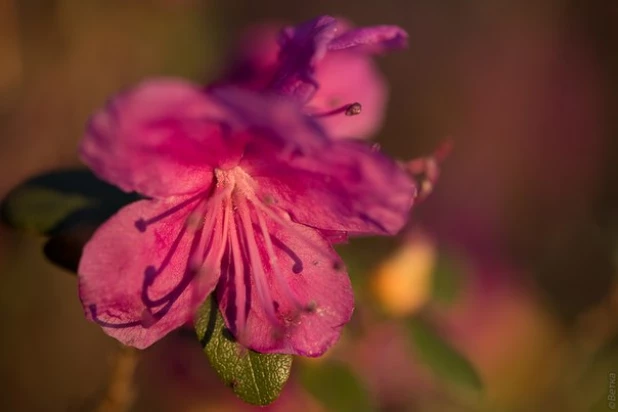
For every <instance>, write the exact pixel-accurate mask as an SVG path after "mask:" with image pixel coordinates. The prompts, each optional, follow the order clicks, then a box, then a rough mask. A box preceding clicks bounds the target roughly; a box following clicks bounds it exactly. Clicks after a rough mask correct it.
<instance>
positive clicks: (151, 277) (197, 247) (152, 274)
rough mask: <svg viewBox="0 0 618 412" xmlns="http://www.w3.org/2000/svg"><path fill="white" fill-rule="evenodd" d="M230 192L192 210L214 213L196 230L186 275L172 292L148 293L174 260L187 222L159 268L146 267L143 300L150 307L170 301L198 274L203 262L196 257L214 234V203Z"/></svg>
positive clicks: (220, 194)
mask: <svg viewBox="0 0 618 412" xmlns="http://www.w3.org/2000/svg"><path fill="white" fill-rule="evenodd" d="M229 192H230V190H224V191H222V192H221V193H218V194H217V195H215V196H212V197H210V198H209V199H208V200H207V201H206V202H202V203H199V204H198V205H196V206H195V208H194V209H193V210H192V211H191V213H190V214H191V215H194V216H195V215H198V214H203V213H204V212H205V211H206V210H209V209H211V210H213V213H209V214H208V221H207V222H205V223H204V226H202V230H201V231H197V232H195V236H194V237H193V241H192V245H191V251H190V253H189V260H188V261H187V268H186V270H185V275H184V276H183V278H182V279H181V280H180V282H179V283H178V285H176V286H175V287H174V288H173V289H172V290H171V291H170V292H168V293H166V294H165V295H164V296H163V297H161V298H159V299H152V298H151V297H150V296H149V294H148V290H149V289H150V287H152V285H153V284H154V281H155V279H156V278H157V277H158V276H159V275H160V274H161V273H162V272H163V271H164V270H165V268H166V267H167V266H168V265H169V263H170V261H171V260H172V257H173V256H174V253H175V252H176V249H178V245H179V244H180V241H181V239H182V238H183V236H184V235H185V233H186V232H187V229H188V225H186V224H185V225H183V226H182V228H181V230H180V233H179V235H178V237H177V238H176V239H175V240H174V243H173V244H172V246H171V247H170V250H169V251H168V252H167V254H166V255H165V258H164V259H163V261H162V262H161V265H160V266H159V268H158V269H156V268H155V267H154V266H148V267H147V268H146V270H145V273H144V282H143V286H142V301H143V302H144V304H145V305H146V306H147V307H148V308H153V307H156V306H159V305H162V304H164V303H166V302H168V301H169V300H170V297H171V296H175V295H176V294H178V293H179V292H181V290H184V288H186V287H187V285H188V284H189V283H191V281H192V280H193V278H194V277H195V275H196V274H197V270H196V269H197V268H199V266H200V265H201V264H202V262H200V261H196V260H195V257H196V256H199V255H202V256H203V255H204V254H203V252H202V250H203V248H204V246H205V245H206V244H207V243H205V242H206V241H207V239H209V237H208V235H211V234H212V229H213V228H214V223H215V217H216V215H217V213H215V212H214V211H215V210H216V209H215V208H214V207H213V203H214V202H218V201H219V200H220V199H221V198H222V197H223V196H224V195H226V194H229ZM198 209H199V211H198ZM207 224H208V225H207ZM204 229H207V230H208V231H210V232H211V233H207V234H205V233H204V232H205V230H204Z"/></svg>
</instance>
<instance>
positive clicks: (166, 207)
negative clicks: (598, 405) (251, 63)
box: [78, 79, 415, 356]
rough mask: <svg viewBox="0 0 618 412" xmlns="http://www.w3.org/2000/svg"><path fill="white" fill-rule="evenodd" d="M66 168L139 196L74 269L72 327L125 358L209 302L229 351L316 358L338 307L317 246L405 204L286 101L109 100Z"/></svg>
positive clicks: (131, 94) (224, 95)
mask: <svg viewBox="0 0 618 412" xmlns="http://www.w3.org/2000/svg"><path fill="white" fill-rule="evenodd" d="M81 155H82V159H83V160H84V161H85V162H86V163H87V164H88V165H89V166H90V167H91V168H92V169H93V171H94V172H95V173H96V174H97V175H98V176H99V177H101V178H102V179H104V180H106V181H108V182H111V183H113V184H116V185H117V186H119V187H120V188H122V189H123V190H125V191H136V192H139V193H141V194H143V195H144V196H147V197H148V199H144V200H140V201H138V202H135V203H132V204H130V205H128V206H126V207H124V208H123V209H121V210H120V211H119V212H118V213H117V214H116V215H115V216H113V217H112V218H111V219H110V220H108V221H107V222H106V223H104V224H103V225H102V226H101V227H100V228H99V229H98V230H97V232H96V233H95V234H94V236H93V237H92V239H91V240H90V241H89V242H88V243H87V244H86V246H85V248H84V252H83V256H82V259H81V262H80V265H79V269H78V272H79V286H80V297H81V300H82V303H83V305H84V307H85V310H86V316H87V317H88V318H89V319H91V320H93V321H95V322H96V323H98V324H99V325H101V326H102V327H103V329H104V330H105V332H107V333H108V334H109V335H111V336H114V337H115V338H117V339H118V340H120V341H121V342H123V343H125V344H128V345H132V346H136V347H138V348H144V347H147V346H149V345H151V344H152V343H153V342H155V341H157V340H158V339H160V338H161V337H163V336H164V335H166V334H167V333H169V332H170V331H172V330H173V329H176V328H178V327H180V326H181V325H183V324H185V323H187V322H189V321H191V320H192V317H193V315H194V312H195V309H196V308H197V306H198V305H200V304H201V303H202V302H203V301H204V299H205V298H206V297H207V295H209V294H210V293H211V292H213V291H215V294H216V299H217V302H218V303H219V306H220V309H221V311H222V313H223V315H224V317H225V320H226V324H227V327H228V328H229V329H230V330H231V332H232V333H233V334H234V336H235V337H236V338H237V339H238V340H239V341H240V342H241V343H242V344H243V345H245V346H247V347H249V348H251V349H253V350H256V351H260V352H266V353H269V352H277V353H293V354H301V355H306V356H318V355H320V354H322V353H323V352H324V351H325V350H326V349H327V348H328V347H329V346H331V345H332V344H333V343H334V342H335V341H336V340H337V339H338V337H339V334H340V329H341V328H342V326H343V325H344V324H345V323H346V322H347V321H348V320H349V319H350V316H351V314H352V310H353V296H352V290H351V287H350V282H349V279H348V277H347V274H346V271H345V269H344V267H343V265H342V264H341V262H340V260H339V258H338V256H337V254H336V253H335V251H334V250H333V248H332V246H331V243H332V242H334V241H338V240H341V239H345V238H346V236H347V235H348V234H353V235H356V234H393V233H396V232H397V231H399V230H400V229H401V227H402V226H403V225H404V224H405V222H406V219H407V215H408V212H409V210H410V207H411V205H412V199H413V197H414V195H415V187H414V185H413V183H412V182H411V180H410V178H409V177H408V175H407V173H406V171H404V170H403V168H402V167H400V166H399V165H398V164H397V163H395V162H394V161H393V160H391V159H389V158H388V157H386V156H384V155H383V154H381V153H379V152H378V151H375V150H373V149H371V148H370V147H369V146H367V145H365V144H363V143H361V142H357V141H351V140H338V141H333V140H331V139H329V138H328V137H327V136H326V135H325V134H324V133H323V132H322V129H321V128H320V127H318V126H317V125H316V124H315V122H314V120H313V119H312V118H310V117H308V116H306V115H304V114H303V113H302V112H301V111H300V109H299V107H298V105H297V103H295V102H294V101H289V100H288V99H285V98H283V99H282V98H280V97H270V98H268V97H266V96H263V95H257V94H252V93H251V92H247V91H241V90H240V89H226V88H219V89H216V90H214V91H212V92H211V93H206V92H204V91H203V90H202V89H200V88H199V87H197V86H193V85H191V84H189V83H185V82H183V81H180V80H172V79H159V80H152V81H149V82H145V83H142V84H140V85H138V86H137V87H136V88H134V89H132V90H128V91H126V92H124V93H122V94H120V95H118V96H116V97H114V98H113V99H112V100H111V101H110V102H109V103H108V104H107V106H106V107H105V108H103V109H101V110H100V111H98V112H97V113H95V114H94V116H93V117H92V119H91V121H90V124H89V128H88V131H87V133H86V136H85V137H84V139H83V141H82V144H81Z"/></svg>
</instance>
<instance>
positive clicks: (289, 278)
mask: <svg viewBox="0 0 618 412" xmlns="http://www.w3.org/2000/svg"><path fill="white" fill-rule="evenodd" d="M265 221H266V225H267V227H268V232H269V233H270V235H269V236H270V238H271V240H272V244H273V246H274V254H275V259H272V256H268V249H267V246H266V245H265V243H264V242H265V241H264V239H265V238H264V236H263V235H262V233H261V232H259V231H258V233H256V238H255V239H254V241H255V242H256V243H257V246H258V248H259V250H260V252H261V254H262V261H263V262H264V272H265V273H266V275H265V276H266V282H267V284H268V285H269V292H270V296H271V297H272V299H273V304H274V306H275V309H276V314H277V318H278V320H279V321H280V324H279V325H275V324H273V322H271V321H270V318H269V316H268V314H267V313H266V311H265V310H264V308H263V307H262V305H261V304H260V299H259V297H258V291H257V287H256V279H255V278H254V277H255V276H256V273H257V272H261V270H257V271H256V270H251V271H248V270H245V271H244V273H243V274H242V275H243V276H244V278H245V280H246V282H245V284H246V287H247V288H248V291H247V292H248V293H247V295H248V296H249V298H248V301H247V302H248V303H247V307H246V308H245V309H246V313H247V316H246V329H245V330H244V331H240V330H238V328H237V325H236V313H237V310H238V308H236V304H235V302H236V299H235V295H236V291H235V290H234V279H233V278H234V276H237V275H238V274H236V273H235V270H234V265H233V262H231V261H230V260H231V259H229V260H228V261H227V262H226V263H225V265H226V266H227V267H228V270H227V271H226V272H224V274H223V275H222V278H221V282H220V283H219V286H218V287H217V297H218V302H219V306H220V308H221V311H222V313H223V316H224V318H225V321H226V325H227V327H228V328H229V329H230V330H231V331H232V333H233V334H234V335H235V336H237V337H238V336H243V344H244V345H245V346H247V347H249V348H250V349H252V350H255V351H258V352H262V353H289V354H298V355H303V356H320V355H321V354H323V353H324V352H325V351H326V350H327V349H328V348H329V347H331V346H332V345H333V344H334V343H335V342H336V341H337V340H338V339H339V335H340V334H341V328H342V327H343V325H344V324H346V323H347V322H348V321H349V320H350V317H351V316H352V311H353V309H354V297H353V292H352V286H351V284H350V280H349V277H348V275H347V273H346V271H345V270H344V269H343V268H342V266H341V265H338V264H337V265H334V264H333V262H339V258H338V256H337V254H336V253H335V251H334V250H333V249H332V247H331V246H330V244H329V242H328V241H327V240H326V239H325V238H324V237H323V236H322V235H320V233H319V232H318V231H316V230H315V229H311V228H308V227H306V226H303V225H299V224H297V223H294V222H289V224H286V225H285V226H282V225H280V224H279V223H275V221H273V220H272V219H269V218H266V219H265ZM249 241H251V240H249ZM271 262H276V264H277V267H278V269H277V270H275V269H274V268H273V267H272V266H271ZM245 266H246V267H247V265H245ZM278 276H279V277H280V278H277V277H278ZM282 282H285V284H287V288H289V289H288V290H285V288H284V287H283V285H282ZM289 292H291V293H292V294H293V295H294V297H295V298H296V300H297V301H298V302H301V303H302V304H303V305H304V307H303V308H301V309H299V308H298V307H297V306H295V304H294V302H293V301H292V300H291V299H290V298H289V294H288V293H289Z"/></svg>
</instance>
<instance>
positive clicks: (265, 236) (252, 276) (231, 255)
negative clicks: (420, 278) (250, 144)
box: [91, 166, 342, 343]
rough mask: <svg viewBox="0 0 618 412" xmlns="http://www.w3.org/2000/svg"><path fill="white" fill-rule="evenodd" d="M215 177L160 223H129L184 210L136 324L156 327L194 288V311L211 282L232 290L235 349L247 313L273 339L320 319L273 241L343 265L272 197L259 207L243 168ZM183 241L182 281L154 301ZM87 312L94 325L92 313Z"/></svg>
mask: <svg viewBox="0 0 618 412" xmlns="http://www.w3.org/2000/svg"><path fill="white" fill-rule="evenodd" d="M214 175H215V176H214V177H215V185H214V187H211V188H210V189H208V190H207V191H204V192H201V193H199V194H197V195H195V196H192V197H190V198H188V199H186V200H184V201H182V202H181V203H178V204H177V205H175V206H174V207H172V208H170V209H169V210H167V211H166V212H164V213H162V214H160V215H159V216H155V217H151V218H149V219H139V220H138V221H136V222H135V227H136V229H137V230H139V231H140V232H143V233H144V232H147V230H148V227H149V226H150V225H153V224H157V223H158V222H160V221H161V220H163V219H166V218H168V217H169V216H171V215H173V214H175V213H178V212H180V211H181V210H183V209H186V208H190V212H188V214H187V218H186V220H185V224H184V225H183V226H182V227H181V228H180V229H179V232H178V235H177V238H176V240H175V241H174V242H173V244H172V246H171V247H170V250H169V251H168V253H167V256H166V257H165V258H164V259H163V260H162V261H161V262H159V264H158V265H156V266H155V265H153V266H148V267H147V268H145V273H144V283H143V290H142V302H143V303H144V305H145V310H144V316H143V319H141V321H136V322H137V323H138V324H139V323H140V322H141V324H142V326H144V327H148V326H150V325H152V324H153V323H155V322H157V321H158V320H160V319H161V318H162V317H163V316H165V314H166V313H167V311H168V310H169V309H170V307H171V306H172V305H173V303H174V302H175V301H176V300H177V299H178V297H179V296H180V295H181V294H182V293H183V291H184V290H185V289H186V288H187V287H188V286H189V284H191V283H192V282H195V283H194V287H193V290H194V293H195V299H196V302H194V304H196V305H199V304H200V303H201V301H198V299H199V300H201V299H203V296H204V295H205V293H207V292H209V291H206V292H205V293H202V292H201V290H202V289H204V288H206V287H207V285H212V280H213V276H216V278H218V279H219V281H218V284H219V285H225V287H227V288H233V291H234V293H233V294H232V295H233V296H234V298H233V301H228V302H227V306H233V307H234V308H235V310H234V312H235V315H234V318H233V319H230V317H229V316H228V321H229V322H230V323H231V325H230V326H232V327H233V329H235V335H236V338H237V340H238V341H239V342H241V343H242V342H243V341H246V339H245V336H246V335H245V333H246V330H247V318H248V316H249V311H250V309H251V307H252V308H253V309H254V310H256V308H259V309H261V310H259V311H258V312H262V313H263V314H264V316H265V318H266V319H267V320H268V321H269V323H271V325H272V330H273V331H274V332H273V333H274V334H275V335H277V336H281V337H283V335H284V333H285V329H286V328H287V327H289V326H291V325H294V324H297V323H298V322H300V321H301V315H302V314H303V313H305V314H314V313H318V312H319V302H315V301H313V300H310V301H306V300H304V299H300V298H299V296H298V295H297V293H295V292H294V291H293V290H292V288H291V287H290V283H289V280H290V277H291V276H296V275H297V274H300V273H301V272H302V270H303V269H302V268H303V262H302V261H300V259H299V258H298V256H297V255H296V254H295V253H294V251H293V250H291V249H289V248H288V247H287V246H286V245H284V244H283V243H282V241H281V240H280V239H279V238H277V237H276V234H277V233H282V232H285V233H287V234H291V235H293V236H295V237H296V238H298V239H299V240H300V241H301V242H302V244H303V247H307V248H310V249H312V250H313V251H314V252H315V253H316V255H317V256H321V258H322V259H325V260H326V261H327V262H329V263H330V264H332V267H333V268H337V267H342V265H341V263H340V261H338V260H335V259H333V256H332V255H330V254H329V250H324V248H323V246H321V245H319V244H317V243H316V242H315V241H313V240H312V239H310V238H309V237H307V236H306V234H305V232H303V230H302V227H301V226H300V225H299V224H297V223H295V222H293V221H292V220H291V218H290V216H289V214H288V213H287V212H286V211H284V210H282V209H281V208H279V207H277V206H276V203H277V202H276V200H275V199H274V197H272V196H270V195H266V196H264V199H263V200H262V199H261V198H260V197H259V196H258V194H257V190H256V189H257V182H256V181H255V180H254V179H253V178H252V177H251V176H250V175H249V174H247V173H246V172H245V171H244V170H243V169H242V168H241V167H239V166H235V167H233V168H231V169H215V170H214ZM187 236H189V237H190V238H189V239H190V243H191V249H190V250H191V252H190V255H189V258H188V261H187V264H186V270H185V273H184V275H183V276H182V279H180V281H179V282H178V284H177V285H176V286H175V287H173V288H172V289H171V290H170V291H169V292H168V293H166V294H165V295H164V296H159V297H152V296H151V294H150V293H151V292H150V289H151V287H152V286H153V284H154V283H155V281H156V280H157V279H158V278H159V276H160V275H161V274H163V273H164V272H165V271H166V269H167V266H168V264H169V262H170V261H171V259H172V256H173V255H174V254H175V253H176V250H177V246H178V245H179V244H180V242H181V241H182V240H183V239H186V240H188V239H187V238H186V237H187ZM288 257H292V259H291V260H292V261H293V263H292V265H291V266H290V267H287V266H286V264H284V260H285V261H286V262H289V261H290V259H288ZM280 258H281V259H280ZM282 259H284V260H282ZM222 262H227V265H226V266H227V270H225V273H222V272H223V270H222V266H224V265H223V264H222ZM202 285H204V286H202ZM204 290H205V289H204ZM228 296H230V295H229V294H228ZM275 298H276V299H275ZM250 306H251V307H250ZM91 310H92V311H93V317H94V318H96V308H93V309H91ZM112 326H114V327H120V326H122V325H112ZM110 327H111V326H110Z"/></svg>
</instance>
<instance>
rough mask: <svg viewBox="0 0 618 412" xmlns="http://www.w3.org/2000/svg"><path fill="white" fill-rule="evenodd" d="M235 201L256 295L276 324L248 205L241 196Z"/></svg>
mask: <svg viewBox="0 0 618 412" xmlns="http://www.w3.org/2000/svg"><path fill="white" fill-rule="evenodd" d="M237 201H238V203H239V204H238V214H239V217H240V223H241V226H242V228H243V232H244V240H245V242H244V244H245V247H246V248H247V252H248V255H249V261H250V262H251V269H252V272H253V279H254V280H255V287H256V289H257V295H258V298H259V299H260V303H261V304H262V307H263V309H264V311H265V312H266V316H267V317H268V319H269V320H270V321H271V322H272V323H273V324H274V325H278V324H279V320H278V319H277V315H276V314H275V308H274V301H273V299H272V297H271V295H270V291H269V290H268V284H267V279H266V273H264V266H263V265H262V261H261V258H260V251H259V249H258V247H257V243H256V242H255V232H254V231H253V225H252V224H251V217H250V216H249V206H248V205H247V203H246V201H245V200H244V198H243V197H242V196H237Z"/></svg>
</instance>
